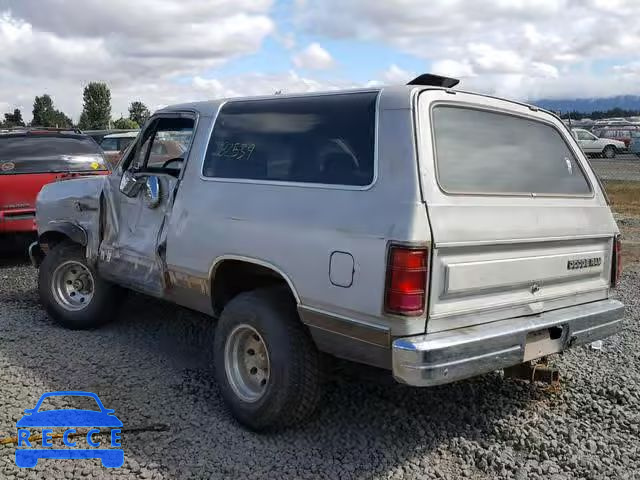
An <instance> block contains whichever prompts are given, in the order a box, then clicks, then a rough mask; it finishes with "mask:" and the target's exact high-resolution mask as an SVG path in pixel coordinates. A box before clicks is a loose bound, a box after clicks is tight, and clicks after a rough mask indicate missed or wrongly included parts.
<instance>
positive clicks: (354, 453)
mask: <svg viewBox="0 0 640 480" xmlns="http://www.w3.org/2000/svg"><path fill="white" fill-rule="evenodd" d="M0 268H1V267H0ZM2 271H3V270H2V269H0V275H1V274H2ZM33 275H34V277H35V270H34V271H33ZM14 293H16V292H10V294H14ZM21 293H22V294H23V295H26V296H33V295H35V279H32V280H31V283H30V284H29V285H28V286H27V287H25V291H23V292H21ZM7 307H9V308H11V310H12V312H13V313H11V314H9V315H3V316H2V317H3V318H2V325H1V327H2V329H3V335H2V338H0V356H3V357H5V358H9V359H11V363H12V364H13V365H17V366H18V367H19V368H22V369H26V370H28V371H29V374H30V375H31V376H33V377H36V378H38V379H39V380H40V382H39V383H40V384H44V385H46V389H47V390H49V391H53V390H74V389H77V390H87V391H92V392H95V393H97V394H98V396H99V397H100V398H101V400H102V401H103V403H104V405H105V406H106V407H107V408H113V409H115V412H116V415H117V416H118V418H120V419H121V420H122V422H123V424H124V428H123V446H124V449H125V467H124V468H125V469H129V470H130V471H131V472H132V473H137V472H140V471H142V470H144V469H148V470H152V471H155V472H159V473H161V474H162V475H163V478H203V477H208V476H210V475H228V476H230V477H233V478H265V477H268V478H300V477H303V476H305V477H319V476H324V477H327V476H329V477H334V476H346V477H362V476H366V477H372V476H376V475H380V476H383V477H386V476H387V474H388V473H390V472H392V471H393V472H395V471H397V470H398V469H404V472H405V473H404V475H409V474H410V473H411V470H407V469H408V468H412V467H411V465H414V466H415V472H418V471H421V472H425V471H429V470H432V469H436V468H440V466H439V462H446V461H450V460H447V459H446V458H444V455H445V453H444V449H443V448H442V446H443V445H445V444H447V443H451V442H453V443H455V442H456V439H457V438H460V437H464V438H465V439H467V440H480V439H482V438H486V437H487V436H488V434H489V433H490V432H492V430H493V429H494V425H495V424H496V422H498V421H500V419H504V418H505V417H507V416H512V415H515V416H518V415H520V413H521V412H523V411H524V410H526V409H527V408H529V407H530V404H531V402H533V401H534V400H535V399H536V396H537V395H539V393H537V390H536V389H531V388H530V387H529V386H527V385H521V384H518V383H516V382H512V381H504V380H503V379H502V378H501V377H500V376H498V375H488V376H485V377H482V378H480V379H476V380H472V381H466V382H460V383H457V384H453V385H448V386H443V387H436V388H432V389H415V388H408V387H404V386H401V385H398V384H396V383H394V382H393V381H392V380H391V379H390V377H389V375H388V374H387V373H385V372H381V371H378V370H375V369H369V368H365V367H358V366H354V365H351V364H344V363H339V364H338V365H339V368H338V369H336V373H335V374H334V375H333V376H332V378H331V380H330V381H329V382H328V385H327V393H326V397H325V399H324V402H323V407H322V409H321V411H320V412H319V413H318V414H317V415H316V417H315V418H313V419H312V420H311V421H310V422H309V423H308V424H306V425H304V426H302V427H300V428H298V429H293V430H289V431H286V432H280V433H272V434H262V435H257V434H254V433H251V432H248V431H246V430H243V429H242V428H241V427H239V426H238V424H236V423H235V421H234V420H233V419H232V418H231V417H230V415H229V414H228V412H227V411H226V409H225V408H224V405H223V404H222V401H221V398H220V396H219V393H218V388H217V385H216V383H215V381H214V380H213V379H212V375H211V367H210V364H209V358H210V349H211V345H212V338H213V322H212V321H211V320H210V319H209V318H207V317H205V316H203V315H199V314H196V313H193V312H191V311H188V310H186V309H182V308H180V307H176V306H173V305H170V304H167V303H164V302H161V301H156V300H153V299H150V298H147V297H143V296H141V295H137V294H131V295H129V297H128V298H127V300H126V301H125V302H124V304H123V306H122V313H121V314H120V316H119V318H118V319H117V321H115V322H114V323H112V324H110V325H108V326H106V327H104V328H102V329H100V330H96V331H89V332H83V331H67V330H64V329H62V328H60V327H58V326H56V325H55V324H53V323H52V321H51V320H50V319H49V318H48V317H47V316H46V314H45V313H44V312H43V311H42V309H41V308H40V307H39V306H37V305H22V304H14V303H12V302H10V301H9V302H3V301H2V299H0V308H1V309H2V310H5V309H7ZM3 338H4V340H3ZM27 352H28V353H27ZM16 382H18V384H19V385H20V386H22V384H21V381H20V380H16ZM3 388H10V387H7V386H5V387H3ZM22 388H24V387H22ZM34 388H35V387H34ZM41 393H43V392H42V391H35V390H33V391H31V392H29V398H30V400H29V401H30V402H31V403H34V402H35V400H37V398H38V397H39V396H40V395H41ZM32 406H33V405H30V404H29V405H24V404H22V405H20V408H30V407H32ZM16 410H17V408H16ZM19 413H21V412H19ZM13 415H18V412H16V413H15V414H13ZM441 457H442V458H441ZM84 462H91V461H83V462H80V463H84ZM41 463H42V464H43V466H41V465H39V466H38V467H37V468H38V469H39V468H48V469H50V468H51V467H52V465H51V464H47V462H41ZM90 464H91V465H93V463H90ZM96 465H97V462H96ZM55 468H57V467H55ZM103 473H105V472H103Z"/></svg>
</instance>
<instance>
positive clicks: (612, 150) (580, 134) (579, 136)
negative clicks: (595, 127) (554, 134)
mask: <svg viewBox="0 0 640 480" xmlns="http://www.w3.org/2000/svg"><path fill="white" fill-rule="evenodd" d="M571 132H572V133H573V136H574V137H575V139H576V140H577V141H578V144H579V145H580V148H582V151H583V152H584V153H585V154H587V155H602V156H603V157H605V158H614V157H615V156H616V153H618V152H620V151H622V150H626V148H627V146H626V145H625V144H624V142H620V141H618V140H613V139H611V138H599V137H596V136H595V135H594V134H593V133H591V132H589V131H587V130H583V129H582V128H574V129H572V130H571Z"/></svg>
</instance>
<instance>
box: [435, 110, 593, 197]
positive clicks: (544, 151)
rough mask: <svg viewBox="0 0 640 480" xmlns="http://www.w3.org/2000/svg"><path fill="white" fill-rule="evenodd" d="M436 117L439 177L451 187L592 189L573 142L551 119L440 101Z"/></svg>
mask: <svg viewBox="0 0 640 480" xmlns="http://www.w3.org/2000/svg"><path fill="white" fill-rule="evenodd" d="M432 121H433V131H434V138H435V147H436V163H437V171H438V181H439V183H440V186H441V188H442V189H443V190H445V191H446V192H448V193H470V194H473V193H479V194H503V195H504V194H531V193H536V194H542V195H545V194H546V195H587V194H590V193H591V187H590V185H589V183H588V182H587V180H586V178H585V176H584V172H583V171H582V169H581V168H580V166H579V165H578V162H577V160H576V158H575V157H574V155H573V153H572V152H571V150H570V149H569V146H568V145H567V144H566V143H565V141H564V140H563V138H562V136H561V135H560V132H558V130H556V129H555V128H554V127H552V126H550V125H547V124H545V123H542V122H538V121H535V120H529V119H526V118H522V117H517V116H514V115H507V114H502V113H495V112H490V111H486V110H479V109H471V108H461V107H452V106H436V107H435V108H434V109H433V117H432Z"/></svg>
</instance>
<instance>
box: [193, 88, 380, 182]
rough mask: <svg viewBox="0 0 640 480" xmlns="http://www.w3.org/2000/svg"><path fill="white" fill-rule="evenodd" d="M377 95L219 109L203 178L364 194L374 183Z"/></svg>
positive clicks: (255, 102)
mask: <svg viewBox="0 0 640 480" xmlns="http://www.w3.org/2000/svg"><path fill="white" fill-rule="evenodd" d="M376 98H377V92H367V93H353V94H341V95H323V96H312V97H298V98H274V99H268V100H243V101H236V102H230V103H227V104H226V105H224V106H223V107H222V109H221V111H220V113H219V115H218V118H217V120H216V123H215V127H214V129H213V133H212V135H211V140H210V142H209V147H208V149H207V155H206V158H205V162H204V168H203V174H204V176H206V177H217V178H234V179H249V180H263V181H286V182H300V183H317V184H331V185H353V186H366V185H369V184H371V182H372V181H373V177H374V150H375V148H374V146H375V109H376Z"/></svg>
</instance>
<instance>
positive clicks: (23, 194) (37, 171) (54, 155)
mask: <svg viewBox="0 0 640 480" xmlns="http://www.w3.org/2000/svg"><path fill="white" fill-rule="evenodd" d="M106 173H108V169H107V166H106V164H105V161H104V157H103V156H102V151H101V150H100V147H99V146H98V144H97V143H96V142H94V141H93V139H92V138H91V137H88V136H86V135H82V134H80V133H77V131H69V130H51V129H37V130H36V129H20V130H14V131H10V132H5V133H0V233H18V232H34V231H35V230H36V225H35V208H36V207H35V204H36V197H37V195H38V193H39V192H40V190H41V189H42V187H43V186H44V185H46V184H47V183H51V182H55V181H58V180H64V179H68V178H73V177H76V176H79V175H96V174H98V175H100V174H106Z"/></svg>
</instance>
